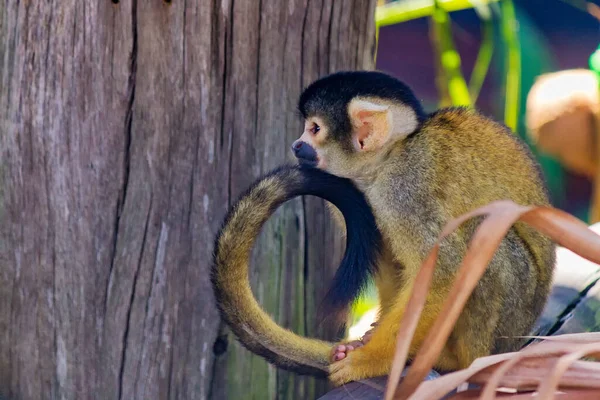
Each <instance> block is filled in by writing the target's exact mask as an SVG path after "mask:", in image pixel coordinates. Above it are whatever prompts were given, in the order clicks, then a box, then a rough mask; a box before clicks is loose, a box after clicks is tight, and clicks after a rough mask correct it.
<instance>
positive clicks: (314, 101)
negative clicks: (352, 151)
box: [298, 71, 425, 139]
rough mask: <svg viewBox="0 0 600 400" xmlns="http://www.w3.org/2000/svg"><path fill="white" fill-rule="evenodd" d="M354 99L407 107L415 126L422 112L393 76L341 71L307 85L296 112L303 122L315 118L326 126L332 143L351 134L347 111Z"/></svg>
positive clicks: (409, 93) (411, 95)
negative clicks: (365, 99) (368, 98)
mask: <svg viewBox="0 0 600 400" xmlns="http://www.w3.org/2000/svg"><path fill="white" fill-rule="evenodd" d="M356 97H379V98H381V99H385V100H391V101H394V102H399V103H403V104H405V105H407V106H409V107H411V108H412V109H413V110H414V111H415V114H416V115H417V119H418V120H419V122H422V121H424V120H425V112H424V111H423V107H422V106H421V103H420V102H419V101H418V100H417V98H416V97H415V95H414V93H413V92H412V90H410V88H409V87H408V86H407V85H405V84H404V83H402V82H401V81H400V80H398V79H396V78H394V77H393V76H390V75H387V74H384V73H382V72H376V71H345V72H336V73H334V74H331V75H328V76H325V77H323V78H321V79H318V80H316V81H315V82H313V83H312V84H310V85H309V86H308V87H307V88H306V89H305V90H304V92H302V94H301V95H300V100H299V101H298V110H299V111H300V113H301V114H302V116H303V117H304V118H308V117H310V116H319V117H320V118H323V119H325V121H326V122H327V123H328V124H329V130H330V132H331V134H332V135H333V137H334V138H335V139H342V138H343V137H344V136H346V135H347V134H348V133H349V132H351V130H352V125H351V123H350V118H349V117H348V111H347V107H348V104H349V103H350V101H351V100H352V99H354V98H356Z"/></svg>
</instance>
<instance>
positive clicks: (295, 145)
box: [292, 140, 304, 155]
mask: <svg viewBox="0 0 600 400" xmlns="http://www.w3.org/2000/svg"><path fill="white" fill-rule="evenodd" d="M303 145H304V142H303V141H301V140H296V141H295V142H294V143H293V144H292V151H293V152H294V154H296V155H297V154H298V153H299V152H300V149H302V146H303Z"/></svg>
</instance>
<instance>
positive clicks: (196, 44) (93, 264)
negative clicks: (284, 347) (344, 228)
mask: <svg viewBox="0 0 600 400" xmlns="http://www.w3.org/2000/svg"><path fill="white" fill-rule="evenodd" d="M374 3H375V2H374V0H353V1H335V2H334V1H333V0H329V1H327V0H316V1H315V0H313V1H308V0H302V1H294V0H289V1H283V2H281V1H277V2H274V1H254V0H237V1H233V0H224V1H208V0H186V1H176V0H174V1H172V2H170V4H169V3H167V2H163V1H159V0H152V1H148V0H146V1H137V0H121V1H120V2H119V1H117V0H113V1H110V0H103V1H89V2H88V1H75V0H66V1H61V2H47V1H18V0H8V1H3V2H1V3H0V123H1V125H0V145H1V148H0V154H1V159H0V263H1V264H0V393H3V394H4V395H7V396H9V397H15V398H19V399H50V398H52V399H54V398H60V399H85V398H106V399H118V398H124V399H134V398H135V399H167V398H169V399H175V398H180V399H203V398H214V399H222V398H226V397H230V398H244V399H247V398H260V399H264V398H272V397H275V396H276V395H278V396H279V398H285V397H292V398H314V397H315V395H316V393H317V392H318V391H320V390H322V388H323V383H322V382H321V383H315V382H314V381H313V380H311V379H308V378H300V377H296V376H292V375H290V374H287V373H284V372H280V371H276V370H275V369H274V368H271V367H269V366H267V364H266V363H265V362H264V361H262V359H258V358H256V357H254V356H251V355H250V354H249V353H248V352H247V351H245V350H242V349H240V346H239V345H237V344H236V343H235V342H234V341H233V340H232V337H231V335H230V334H228V333H227V331H226V330H225V329H223V328H222V327H220V321H219V319H218V315H217V313H216V311H215V306H214V301H213V297H212V290H211V287H210V283H209V264H210V259H211V252H212V244H213V243H212V242H213V238H214V235H215V233H216V230H217V228H218V227H219V224H220V222H221V219H222V217H223V216H224V213H225V211H226V209H227V207H228V205H229V204H231V202H232V201H233V200H234V199H235V198H236V196H238V195H239V194H240V193H241V192H242V191H243V190H244V189H245V188H246V186H247V185H248V184H249V183H250V181H251V180H253V179H255V178H256V177H258V176H259V175H260V174H261V173H263V172H265V171H267V170H269V169H271V168H273V167H275V166H277V165H279V164H281V163H282V162H284V160H285V159H286V158H287V157H289V155H288V154H289V151H288V148H289V145H290V144H291V142H292V140H293V138H294V137H295V136H296V135H298V133H299V132H300V121H299V120H298V119H297V118H296V116H295V114H294V108H295V101H296V99H297V96H298V94H299V93H300V90H301V88H302V87H303V86H304V85H306V84H307V83H309V82H310V81H311V80H312V79H314V78H316V77H317V76H319V75H322V74H324V73H327V72H330V71H334V70H339V69H354V68H369V67H372V56H373V50H374V49H373V46H374V40H373V37H374V34H373V33H374V27H373V11H374ZM342 246H343V243H341V240H340V239H339V237H337V238H336V236H335V234H334V230H333V228H332V226H331V224H330V222H329V220H328V218H327V215H326V212H325V210H324V207H323V203H322V202H321V201H319V200H316V199H304V200H301V199H298V200H297V201H294V202H291V203H290V204H289V205H286V206H285V207H283V208H282V209H281V210H279V211H278V212H277V214H276V216H274V217H273V218H272V220H271V221H270V223H269V224H268V226H267V227H266V229H265V231H264V233H263V234H262V236H261V240H260V242H259V244H258V245H257V249H256V254H255V259H254V261H255V263H254V265H255V268H254V272H253V275H252V282H253V284H254V287H255V293H256V295H257V297H258V298H259V299H260V301H261V302H262V303H263V304H264V305H265V307H266V308H267V309H268V310H269V311H270V312H272V313H273V314H274V315H275V316H276V318H277V320H278V321H280V322H281V323H282V324H284V325H286V326H288V327H291V328H292V329H294V330H296V331H297V332H300V333H303V334H308V335H315V334H318V333H324V330H323V329H317V328H315V326H316V324H315V321H314V317H313V316H314V310H315V307H316V305H317V302H318V300H319V299H320V298H321V296H322V294H323V282H324V281H326V280H327V279H328V278H329V277H330V276H331V274H332V267H334V264H335V263H336V262H337V261H338V260H339V257H340V255H341V248H342ZM321 328H322V327H321ZM219 332H220V333H219ZM325 333H326V332H325ZM329 334H331V333H330V332H329Z"/></svg>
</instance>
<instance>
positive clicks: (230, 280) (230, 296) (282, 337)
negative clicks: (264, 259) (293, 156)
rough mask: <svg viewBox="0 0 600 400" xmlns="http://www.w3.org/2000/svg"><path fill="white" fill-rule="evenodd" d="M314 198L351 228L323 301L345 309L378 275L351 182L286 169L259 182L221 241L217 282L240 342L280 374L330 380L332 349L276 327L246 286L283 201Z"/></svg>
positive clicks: (368, 227)
mask: <svg viewBox="0 0 600 400" xmlns="http://www.w3.org/2000/svg"><path fill="white" fill-rule="evenodd" d="M299 195H314V196H317V197H321V198H323V199H325V200H327V201H329V202H331V203H333V204H334V205H335V206H336V207H337V208H338V209H339V210H340V211H341V212H342V214H343V215H344V219H345V221H346V251H345V253H344V257H343V259H342V262H341V264H340V267H339V268H338V270H337V272H336V275H335V277H334V279H333V283H332V286H331V288H330V290H329V293H328V294H327V296H326V298H325V302H326V303H328V304H329V305H330V306H331V308H332V309H340V308H344V307H346V306H347V305H348V304H349V303H350V302H351V301H352V300H353V299H354V298H355V297H356V296H357V295H358V294H359V292H360V290H361V289H362V288H363V287H364V285H365V284H366V282H367V278H368V276H369V274H370V273H372V272H374V268H375V266H376V261H377V257H378V252H379V248H380V243H381V234H380V232H379V230H378V229H377V225H376V223H375V217H374V216H373V213H372V212H371V209H370V207H369V205H368V203H367V201H366V199H365V198H364V196H363V194H362V193H361V192H360V191H359V190H358V189H357V188H356V187H355V186H354V185H353V184H352V183H351V182H350V181H349V180H347V179H343V178H339V177H336V176H333V175H330V174H328V173H326V172H323V171H320V170H317V169H313V168H303V167H298V166H295V167H282V168H279V169H277V170H275V171H273V172H271V173H270V174H268V175H267V176H265V177H263V178H261V179H259V180H258V181H257V182H256V183H255V184H254V185H253V186H252V187H251V188H250V189H249V190H248V191H247V192H246V193H245V194H244V195H242V197H241V198H240V199H239V200H238V201H237V203H236V204H235V205H234V206H233V207H232V208H231V210H230V211H229V214H228V215H227V217H226V219H225V222H224V224H223V227H222V228H221V231H220V232H219V234H218V235H217V239H216V244H215V253H214V264H213V270H212V283H213V287H214V290H215V296H216V300H217V305H218V307H219V310H220V312H221V317H222V318H223V319H224V320H225V321H226V322H227V323H228V325H229V326H230V327H231V329H232V330H233V332H234V333H235V334H236V336H237V337H238V339H239V340H240V342H241V343H242V344H243V345H244V346H245V347H246V348H247V349H249V350H250V351H252V352H253V353H255V354H258V355H260V356H262V357H264V358H265V359H267V361H269V362H271V363H273V364H275V365H277V366H278V367H281V368H284V369H288V370H291V371H294V372H297V373H300V374H310V375H317V376H325V375H326V373H327V368H328V365H329V357H330V351H331V346H332V344H331V343H327V342H324V341H321V340H317V339H310V338H306V337H302V336H299V335H296V334H295V333H293V332H291V331H289V330H287V329H284V328H282V327H280V326H279V325H277V324H276V323H275V321H273V320H272V319H271V317H270V316H269V315H268V314H267V313H266V312H265V311H264V310H263V309H262V308H261V307H260V305H259V304H258V302H257V301H256V299H255V298H254V295H253V294H252V291H251V289H250V282H249V279H248V267H249V265H248V264H249V259H250V254H251V250H252V246H253V244H254V241H255V239H256V237H257V236H258V234H259V233H260V230H261V228H262V226H263V224H264V223H265V222H266V221H267V219H269V217H270V216H271V215H272V214H273V212H274V211H275V210H276V209H277V207H279V206H280V205H281V204H282V203H284V202H285V201H287V200H289V199H291V198H293V197H296V196H299Z"/></svg>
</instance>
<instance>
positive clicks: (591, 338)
mask: <svg viewBox="0 0 600 400" xmlns="http://www.w3.org/2000/svg"><path fill="white" fill-rule="evenodd" d="M482 215H486V216H487V218H485V219H484V220H483V222H482V223H481V224H480V225H479V227H478V229H477V231H476V232H475V234H474V235H473V238H472V240H471V242H470V244H469V249H468V251H467V253H466V255H465V258H464V259H463V262H462V265H461V267H460V269H459V271H458V273H457V276H456V279H455V282H454V286H453V287H452V289H451V291H450V293H449V295H448V298H447V299H446V302H445V303H444V306H443V309H442V311H441V312H440V314H439V316H438V318H437V320H436V322H435V324H434V325H433V327H432V328H431V330H430V332H429V334H428V336H427V337H426V339H425V341H424V342H423V344H422V345H421V348H420V350H419V352H418V353H417V355H416V357H415V359H414V360H413V362H412V364H411V367H410V368H409V371H408V373H407V375H406V377H405V378H404V379H403V380H402V382H401V383H400V385H398V382H399V379H400V375H401V372H402V371H403V369H404V367H405V365H406V360H407V356H408V346H409V345H410V343H411V340H412V337H413V334H414V331H415V329H416V326H417V323H418V321H419V318H420V315H421V311H422V310H423V306H424V304H425V299H426V297H427V292H428V290H429V285H430V282H431V279H432V276H433V269H434V267H435V263H436V260H437V254H438V250H439V243H440V241H441V240H442V239H443V238H445V237H446V236H448V235H449V234H451V233H452V232H453V231H454V230H456V229H457V228H458V227H459V226H460V225H461V224H462V223H463V222H465V221H467V220H468V219H470V218H473V217H476V216H482ZM517 221H522V222H525V223H527V224H529V225H531V226H532V227H534V228H535V229H537V230H539V231H540V232H542V233H544V234H545V235H547V236H549V237H550V238H551V239H553V240H554V241H555V242H557V243H558V244H559V245H561V246H563V247H566V248H568V249H570V250H571V251H573V252H574V253H576V254H578V255H580V256H581V257H584V258H586V259H589V260H590V261H593V262H595V263H600V236H598V235H597V234H596V233H594V232H593V231H591V230H590V229H588V227H587V225H585V224H584V223H583V222H581V221H579V220H578V219H576V218H574V217H573V216H571V215H569V214H567V213H565V212H562V211H560V210H557V209H554V208H552V207H523V206H519V205H517V204H515V203H513V202H510V201H499V202H495V203H491V204H489V205H487V206H485V207H482V208H479V209H477V210H474V211H472V212H470V213H468V214H465V215H463V216H461V217H459V218H457V219H455V220H453V221H450V222H449V223H448V224H447V225H446V227H445V228H444V230H443V232H442V234H441V235H440V238H439V239H438V242H437V244H436V245H435V246H434V248H433V249H432V250H431V252H430V254H429V256H428V257H427V259H426V260H425V262H424V263H423V265H422V267H421V270H420V272H419V275H418V276H417V279H416V281H415V283H414V285H413V293H412V297H411V300H410V302H409V303H408V306H407V309H406V312H405V313H404V317H403V320H402V322H401V329H400V331H399V333H398V341H397V347H396V354H395V358H394V363H393V365H392V370H391V373H390V376H389V379H388V384H387V387H386V394H385V398H386V399H419V400H426V399H431V400H435V399H440V398H442V397H443V396H445V395H446V394H448V393H449V392H451V391H452V390H454V389H456V388H457V387H459V386H460V385H462V384H464V383H471V384H475V385H479V386H480V387H479V388H477V389H469V390H466V391H462V392H460V393H456V394H455V395H454V396H453V397H452V399H477V398H480V399H488V400H489V399H495V398H501V399H505V398H506V399H511V400H515V399H533V398H537V399H552V398H556V399H575V398H576V399H592V398H594V399H600V362H594V361H582V360H581V359H582V358H584V357H585V358H587V357H599V358H600V333H582V334H568V335H559V336H550V337H536V338H537V339H540V340H542V341H541V342H536V343H533V344H531V345H529V346H527V347H526V348H524V349H523V350H521V351H519V352H514V353H506V354H498V355H493V356H488V357H482V358H479V359H477V360H475V361H474V362H473V363H472V364H471V366H470V367H469V368H467V369H464V370H460V371H456V372H453V373H450V374H447V375H444V376H442V377H440V378H438V379H435V380H432V381H425V382H423V378H424V377H425V376H426V375H427V373H428V372H429V371H430V370H431V368H432V366H433V365H434V363H435V361H436V360H437V358H438V357H439V355H440V352H441V351H442V348H443V347H444V345H445V343H446V341H447V339H448V337H449V335H450V333H451V331H452V329H453V327H454V324H455V323H456V321H457V319H458V317H459V315H460V313H461V312H462V310H463V308H464V306H465V303H466V302H467V300H468V298H469V296H470V295H471V292H472V291H473V289H474V288H475V286H476V285H477V282H478V281H479V279H480V278H481V276H482V275H483V273H484V272H485V269H486V268H487V265H488V263H489V261H490V260H491V258H492V257H493V255H494V253H495V251H496V249H497V247H498V246H499V245H500V243H501V241H502V239H503V238H504V236H505V235H506V233H507V232H508V230H509V229H510V228H511V226H512V225H513V224H514V223H515V222H517Z"/></svg>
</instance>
